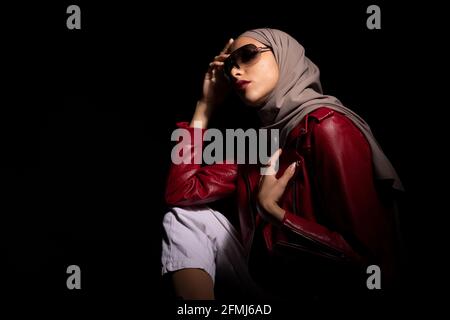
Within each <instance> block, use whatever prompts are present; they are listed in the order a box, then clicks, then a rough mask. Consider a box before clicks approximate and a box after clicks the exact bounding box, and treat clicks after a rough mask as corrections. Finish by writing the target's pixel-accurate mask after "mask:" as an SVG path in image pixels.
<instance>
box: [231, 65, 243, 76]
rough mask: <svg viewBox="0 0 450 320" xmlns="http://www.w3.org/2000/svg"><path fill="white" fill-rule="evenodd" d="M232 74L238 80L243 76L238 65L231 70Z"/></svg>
mask: <svg viewBox="0 0 450 320" xmlns="http://www.w3.org/2000/svg"><path fill="white" fill-rule="evenodd" d="M230 74H231V76H232V77H233V78H237V77H238V76H240V75H242V69H241V68H239V66H238V65H237V64H235V65H234V66H233V68H231V71H230Z"/></svg>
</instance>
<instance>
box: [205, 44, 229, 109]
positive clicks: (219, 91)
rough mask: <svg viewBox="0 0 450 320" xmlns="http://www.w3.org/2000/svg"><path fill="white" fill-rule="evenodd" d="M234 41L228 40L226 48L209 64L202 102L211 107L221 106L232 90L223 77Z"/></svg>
mask: <svg viewBox="0 0 450 320" xmlns="http://www.w3.org/2000/svg"><path fill="white" fill-rule="evenodd" d="M233 41H234V40H233V39H230V40H228V42H227V44H226V45H225V47H224V48H223V49H222V51H221V52H220V53H219V55H217V56H215V57H214V60H213V61H212V62H211V63H210V64H209V68H208V71H207V72H206V74H205V78H204V80H203V95H202V98H201V99H200V100H202V101H203V102H205V103H206V104H207V105H210V106H211V107H214V106H217V105H220V104H221V103H222V102H223V101H224V99H225V97H226V95H227V94H228V92H229V90H230V85H229V83H228V81H227V79H225V76H224V75H223V61H224V60H225V59H226V58H227V57H228V56H229V55H230V53H229V50H230V47H231V44H232V43H233Z"/></svg>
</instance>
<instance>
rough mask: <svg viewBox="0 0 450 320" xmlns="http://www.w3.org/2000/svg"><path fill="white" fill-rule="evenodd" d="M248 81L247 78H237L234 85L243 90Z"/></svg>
mask: <svg viewBox="0 0 450 320" xmlns="http://www.w3.org/2000/svg"><path fill="white" fill-rule="evenodd" d="M250 82H251V81H247V80H239V81H236V83H235V85H234V86H235V87H236V89H238V90H244V89H245V88H246V87H247V86H248V85H249V84H250Z"/></svg>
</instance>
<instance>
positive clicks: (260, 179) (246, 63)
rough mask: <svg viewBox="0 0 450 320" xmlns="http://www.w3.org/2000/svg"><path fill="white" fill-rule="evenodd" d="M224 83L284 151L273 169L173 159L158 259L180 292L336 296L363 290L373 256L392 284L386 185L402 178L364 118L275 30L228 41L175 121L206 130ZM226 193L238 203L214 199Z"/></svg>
mask: <svg viewBox="0 0 450 320" xmlns="http://www.w3.org/2000/svg"><path fill="white" fill-rule="evenodd" d="M230 87H231V88H233V89H234V90H235V92H236V93H237V95H238V96H239V98H240V99H241V100H242V101H243V102H244V103H245V104H246V105H249V106H251V107H254V108H257V112H258V115H259V117H260V120H261V123H262V125H263V128H267V129H279V132H280V145H281V149H280V150H279V151H277V152H276V153H275V154H274V155H273V156H272V158H271V160H270V166H271V168H273V166H274V164H275V163H277V162H278V161H279V170H278V171H275V170H272V171H270V169H271V168H269V172H267V173H266V174H265V175H261V174H260V168H259V167H258V166H255V165H240V166H239V167H238V166H237V165H235V164H228V163H223V164H213V165H207V166H201V165H198V164H194V163H193V161H191V162H190V163H187V164H183V163H182V164H172V166H171V168H170V172H169V177H168V182H167V189H166V200H167V202H168V204H170V205H172V206H174V207H173V208H172V210H171V211H170V212H169V213H167V214H166V216H165V218H164V230H165V232H166V233H165V238H164V241H163V253H162V262H163V273H168V274H170V276H171V277H172V280H173V284H174V288H175V292H176V294H177V295H179V296H181V297H183V298H186V299H196V298H198V299H210V298H211V299H212V298H214V285H215V284H216V294H217V293H218V292H219V291H217V289H219V288H225V289H224V290H223V291H222V292H225V293H231V296H234V297H236V296H239V293H241V294H242V296H248V295H253V296H256V297H258V296H259V294H261V292H262V291H260V290H261V289H260V288H262V289H263V290H264V291H265V292H269V293H270V294H273V295H274V296H276V297H291V296H292V295H293V294H294V295H295V294H298V292H300V291H301V292H302V293H301V294H299V295H304V296H312V295H316V294H317V293H318V291H320V290H321V289H322V288H326V289H327V290H328V289H330V288H333V290H335V291H334V292H339V290H340V288H342V286H348V285H350V284H352V285H353V282H354V283H355V287H358V288H361V283H362V284H364V286H365V285H366V278H361V273H362V272H365V270H366V269H365V268H366V267H367V266H368V265H371V264H375V265H377V266H379V267H380V269H381V272H382V277H383V278H382V279H383V284H387V283H389V282H391V281H390V280H391V279H392V278H393V275H394V274H395V255H396V254H395V246H394V240H395V228H394V223H393V221H394V213H393V201H392V197H391V194H392V193H391V191H392V190H402V185H401V182H400V180H399V178H398V176H397V174H396V172H395V170H394V168H393V167H392V165H391V164H390V162H389V160H388V159H387V158H386V156H385V155H384V153H383V152H382V150H381V148H380V147H379V145H378V144H377V142H376V140H375V138H374V137H373V135H372V133H371V131H370V128H369V126H368V125H367V124H366V123H365V122H364V120H362V119H361V118H360V117H359V116H358V115H356V114H355V113H354V112H352V111H351V110H349V109H347V108H345V107H344V106H343V105H342V104H341V103H340V102H339V100H338V99H336V98H335V97H332V96H328V95H324V94H323V93H322V88H321V84H320V80H319V70H318V68H317V67H316V66H315V65H314V64H313V63H312V62H311V61H310V60H309V59H308V58H307V57H306V56H305V55H304V49H303V47H302V46H301V45H300V44H299V43H298V42H297V41H296V40H295V39H294V38H292V37H291V36H289V35H288V34H286V33H284V32H282V31H280V30H275V29H267V28H265V29H256V30H251V31H247V32H245V33H243V34H242V35H240V36H239V37H238V38H237V39H236V40H235V41H233V40H230V41H229V43H228V44H227V45H226V47H225V48H224V50H223V51H222V52H221V53H220V54H219V55H218V56H216V57H215V59H214V61H213V62H211V63H210V67H209V70H208V72H207V73H206V76H205V79H204V83H203V96H202V98H201V99H200V100H199V102H198V104H197V107H196V110H195V113H194V116H193V119H192V121H191V123H190V124H189V125H188V124H187V123H180V124H178V125H179V127H182V128H186V129H187V130H189V131H190V132H191V133H194V132H195V131H196V130H197V131H198V132H199V133H200V134H202V132H204V129H205V128H207V126H208V121H209V119H210V117H211V114H212V113H213V110H214V108H216V106H218V105H220V104H221V103H222V102H223V99H224V97H225V95H226V93H227V91H228V90H229V88H230ZM182 144H183V146H184V147H186V148H191V149H195V148H196V147H199V146H198V143H197V145H195V144H194V142H193V141H183V142H182ZM185 150H187V149H185ZM197 152H198V150H197ZM193 154H194V152H193V153H192V155H190V156H192V157H193V156H194V155H193ZM386 186H387V187H386ZM230 197H234V198H233V199H235V200H236V201H237V208H236V209H234V210H232V209H231V210H229V209H228V210H227V209H218V208H213V207H212V205H213V204H217V201H218V200H220V199H229V198H230ZM227 203H228V204H229V203H230V201H228V202H227ZM193 206H194V207H193ZM236 215H237V217H236ZM249 260H250V267H251V271H252V272H251V275H250V273H249V271H248V269H247V262H248V261H249ZM366 277H367V275H366ZM253 279H256V280H257V283H258V285H255V283H254V282H253ZM335 280H336V281H335ZM299 286H300V288H301V289H299ZM293 288H294V289H293ZM291 289H292V290H291ZM298 289H299V290H298ZM311 290H312V291H311ZM333 290H329V292H333ZM313 291H314V292H313ZM219 295H220V294H219Z"/></svg>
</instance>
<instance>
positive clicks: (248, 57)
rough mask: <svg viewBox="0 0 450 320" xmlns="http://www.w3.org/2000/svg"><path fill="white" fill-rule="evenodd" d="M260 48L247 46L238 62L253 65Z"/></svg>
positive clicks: (240, 54)
mask: <svg viewBox="0 0 450 320" xmlns="http://www.w3.org/2000/svg"><path fill="white" fill-rule="evenodd" d="M258 53H259V51H258V48H256V47H255V46H253V45H252V46H245V47H243V48H242V51H241V52H240V53H239V59H238V61H239V62H240V63H251V62H252V61H253V60H254V59H255V58H256V57H257V56H258Z"/></svg>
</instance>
